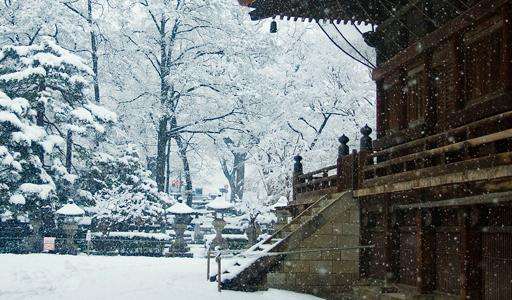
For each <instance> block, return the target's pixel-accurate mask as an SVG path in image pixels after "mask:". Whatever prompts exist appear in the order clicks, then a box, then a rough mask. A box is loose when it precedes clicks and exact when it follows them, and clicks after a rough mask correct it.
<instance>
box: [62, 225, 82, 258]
mask: <svg viewBox="0 0 512 300" xmlns="http://www.w3.org/2000/svg"><path fill="white" fill-rule="evenodd" d="M62 229H64V233H65V234H66V242H65V244H64V252H65V253H67V254H73V255H76V254H77V252H78V250H77V247H76V245H75V235H76V232H77V230H78V224H77V223H76V222H72V221H66V223H64V224H63V225H62Z"/></svg>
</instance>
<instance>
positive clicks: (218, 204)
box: [206, 198, 233, 211]
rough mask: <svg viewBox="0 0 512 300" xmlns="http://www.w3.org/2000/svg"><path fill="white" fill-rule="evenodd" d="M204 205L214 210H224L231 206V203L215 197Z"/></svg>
mask: <svg viewBox="0 0 512 300" xmlns="http://www.w3.org/2000/svg"><path fill="white" fill-rule="evenodd" d="M206 207H208V208H209V209H212V210H215V211H226V210H229V209H231V208H233V204H232V203H229V202H227V201H226V200H224V199H223V198H217V199H215V200H213V201H211V202H210V203H208V204H206Z"/></svg>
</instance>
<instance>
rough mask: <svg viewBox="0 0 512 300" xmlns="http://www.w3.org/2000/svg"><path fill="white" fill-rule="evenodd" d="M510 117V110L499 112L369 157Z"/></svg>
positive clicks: (511, 114)
mask: <svg viewBox="0 0 512 300" xmlns="http://www.w3.org/2000/svg"><path fill="white" fill-rule="evenodd" d="M508 117H512V111H508V112H504V113H501V114H498V115H494V116H491V117H488V118H485V119H482V120H479V121H476V122H473V123H469V124H466V125H462V126H459V127H456V128H453V129H449V130H447V131H443V132H441V133H437V134H434V135H429V136H426V137H423V138H420V139H416V140H413V141H410V142H408V143H404V144H400V145H396V146H393V147H389V148H386V149H383V150H381V151H376V152H373V153H371V154H370V155H369V158H372V157H377V156H382V155H385V154H388V153H392V152H396V151H400V150H404V149H407V148H411V147H414V146H420V145H422V144H424V143H427V142H429V141H432V140H435V139H438V138H443V137H447V136H450V135H454V134H456V133H460V132H463V131H466V130H468V128H472V127H475V126H479V125H482V124H483V123H492V122H495V121H498V120H500V119H504V118H508Z"/></svg>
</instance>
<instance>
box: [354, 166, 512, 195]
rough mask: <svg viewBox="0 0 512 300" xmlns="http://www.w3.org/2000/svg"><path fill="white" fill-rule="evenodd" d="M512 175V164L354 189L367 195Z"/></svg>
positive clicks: (358, 193)
mask: <svg viewBox="0 0 512 300" xmlns="http://www.w3.org/2000/svg"><path fill="white" fill-rule="evenodd" d="M504 177H512V166H510V165H506V166H499V167H494V168H487V169H480V170H479V169H471V170H465V171H461V172H455V173H451V174H446V175H442V176H435V177H430V178H418V179H415V180H410V181H405V182H398V183H390V184H385V185H380V186H375V187H370V188H363V189H359V190H356V191H354V193H355V196H356V197H365V196H371V195H376V194H385V193H394V192H399V191H407V190H414V189H421V188H429V187H436V186H441V185H448V184H457V183H465V182H470V181H481V180H491V179H497V178H504Z"/></svg>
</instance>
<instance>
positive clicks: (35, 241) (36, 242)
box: [29, 219, 43, 252]
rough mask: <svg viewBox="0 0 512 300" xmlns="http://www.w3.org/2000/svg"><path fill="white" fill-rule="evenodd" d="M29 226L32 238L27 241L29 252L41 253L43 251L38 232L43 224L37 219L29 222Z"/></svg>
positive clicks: (41, 240) (41, 239)
mask: <svg viewBox="0 0 512 300" xmlns="http://www.w3.org/2000/svg"><path fill="white" fill-rule="evenodd" d="M30 225H31V226H32V236H31V237H30V240H29V247H30V249H29V251H33V252H41V251H43V238H42V236H41V234H40V230H41V227H42V226H43V222H42V221H41V220H38V219H35V220H30Z"/></svg>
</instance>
